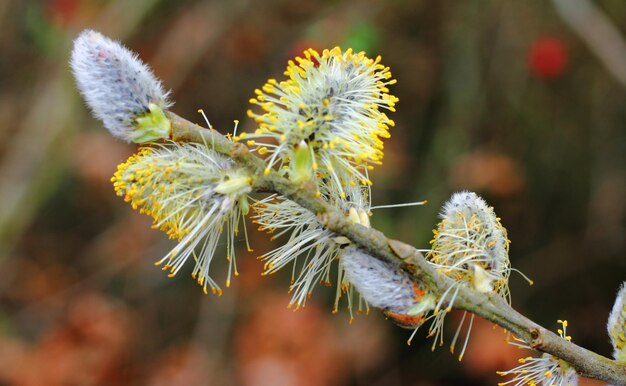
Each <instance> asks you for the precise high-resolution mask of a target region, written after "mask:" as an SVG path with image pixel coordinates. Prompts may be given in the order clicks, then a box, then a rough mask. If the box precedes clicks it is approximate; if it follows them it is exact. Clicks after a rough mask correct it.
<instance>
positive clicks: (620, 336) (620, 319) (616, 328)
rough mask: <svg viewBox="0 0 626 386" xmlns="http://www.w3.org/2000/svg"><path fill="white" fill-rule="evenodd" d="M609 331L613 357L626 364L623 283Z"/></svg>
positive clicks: (624, 291) (612, 312)
mask: <svg viewBox="0 0 626 386" xmlns="http://www.w3.org/2000/svg"><path fill="white" fill-rule="evenodd" d="M607 330H608V332H609V337H610V338H611V345H612V346H613V357H614V358H615V359H616V360H618V361H620V362H626V282H624V283H622V286H621V287H620V289H619V291H618V292H617V297H616V299H615V304H614V305H613V309H612V310H611V313H610V314H609V322H608V323H607Z"/></svg>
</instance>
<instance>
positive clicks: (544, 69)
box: [528, 37, 569, 79]
mask: <svg viewBox="0 0 626 386" xmlns="http://www.w3.org/2000/svg"><path fill="white" fill-rule="evenodd" d="M568 60H569V55H568V49H567V45H566V44H565V43H564V42H563V41H562V40H561V39H559V38H555V37H544V38H540V39H537V40H535V42H534V43H533V44H532V46H531V47H530V50H529V51H528V65H529V67H530V71H531V72H532V74H533V75H535V76H536V77H537V78H540V79H556V78H558V77H560V76H561V75H562V74H563V71H564V70H565V68H566V67H567V63H568Z"/></svg>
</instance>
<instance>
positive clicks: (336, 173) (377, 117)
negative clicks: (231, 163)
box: [248, 47, 398, 192]
mask: <svg viewBox="0 0 626 386" xmlns="http://www.w3.org/2000/svg"><path fill="white" fill-rule="evenodd" d="M379 61H380V59H379V58H376V59H370V58H368V57H366V56H365V53H363V52H356V53H355V52H353V51H352V50H351V49H348V50H345V51H342V50H341V49H340V48H339V47H335V48H333V49H330V50H328V49H327V50H324V51H322V53H321V54H320V53H318V52H316V51H315V50H311V49H309V50H306V51H304V53H303V55H302V57H297V58H295V59H294V60H290V61H289V62H288V64H287V68H286V70H285V72H284V74H285V77H286V79H284V80H282V81H277V80H275V79H269V80H268V81H267V82H266V83H265V84H264V85H263V86H262V87H261V88H260V89H256V90H255V96H254V97H253V98H251V99H250V103H251V104H253V105H256V106H257V107H256V108H257V109H258V110H257V111H249V112H248V116H249V117H251V118H253V119H254V120H255V121H256V122H257V123H258V125H259V129H258V130H256V131H255V132H254V133H253V134H250V135H249V136H248V137H249V138H250V139H254V140H255V142H254V144H252V145H249V146H250V147H254V146H259V145H260V146H265V147H266V148H267V153H269V154H271V156H270V157H269V158H268V163H269V166H270V168H271V167H273V166H274V165H278V167H279V168H282V167H283V166H285V165H288V167H289V160H293V159H294V158H295V157H294V152H295V151H296V145H297V144H299V143H301V142H303V141H304V142H306V143H307V144H308V145H309V148H310V152H311V156H312V159H313V160H314V162H313V163H312V165H315V166H318V167H317V168H314V172H315V173H314V174H315V176H316V177H317V181H322V180H324V181H327V183H328V184H330V185H331V186H333V190H334V191H336V192H340V191H341V186H340V185H341V184H342V183H349V181H351V180H354V181H359V180H361V179H366V178H367V173H368V171H369V170H370V169H371V168H372V167H373V166H375V165H379V164H380V160H381V159H382V156H383V152H382V140H383V139H385V138H389V131H388V128H389V127H392V126H393V125H394V123H393V121H392V120H391V119H389V117H388V116H387V115H386V114H385V113H384V111H385V110H387V111H393V110H394V109H395V108H394V105H395V103H396V102H397V100H398V98H396V97H395V96H393V95H391V94H389V92H390V91H389V87H388V86H390V85H392V84H394V83H396V82H395V80H394V79H391V74H390V72H389V69H388V68H387V67H385V66H382V65H380V63H379ZM263 100H266V101H268V102H267V103H262V101H263ZM276 143H278V144H279V145H278V146H276ZM333 165H342V167H341V168H339V167H333ZM309 167H310V166H309ZM312 174H313V173H312ZM291 175H296V173H291Z"/></svg>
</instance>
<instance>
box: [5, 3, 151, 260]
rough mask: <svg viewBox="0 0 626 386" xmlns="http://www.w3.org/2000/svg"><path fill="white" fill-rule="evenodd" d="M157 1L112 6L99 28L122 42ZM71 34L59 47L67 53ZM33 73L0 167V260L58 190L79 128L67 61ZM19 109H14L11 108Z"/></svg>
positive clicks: (112, 4)
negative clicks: (31, 87) (32, 86)
mask: <svg viewBox="0 0 626 386" xmlns="http://www.w3.org/2000/svg"><path fill="white" fill-rule="evenodd" d="M155 3H156V0H138V1H133V2H130V3H129V2H127V1H123V0H117V1H113V2H111V3H110V4H109V5H108V7H107V8H106V9H105V10H104V11H103V12H102V13H101V14H100V16H99V17H98V18H97V20H94V21H92V22H91V24H92V25H94V26H97V28H102V29H103V30H105V31H108V33H110V34H111V35H113V36H116V37H118V38H125V37H127V36H128V35H130V34H131V32H132V31H133V30H135V29H136V28H137V26H138V25H140V23H141V21H142V20H143V18H144V17H145V16H146V15H147V14H148V12H149V11H150V10H151V9H152V7H153V6H154V5H155ZM73 38H74V36H73V34H72V33H68V34H67V35H66V36H64V37H63V38H62V40H61V41H60V42H59V44H60V45H61V46H62V47H64V49H63V50H62V51H63V52H67V51H68V48H69V46H70V43H71V41H72V39H73ZM39 70H40V72H39V74H38V75H37V85H36V87H35V91H34V92H33V93H32V96H30V97H31V98H32V99H31V100H29V101H27V102H25V103H24V105H25V106H27V107H26V108H27V110H26V113H25V114H24V117H23V119H22V120H21V121H19V122H14V123H15V124H17V125H18V126H19V129H18V130H16V131H15V133H14V135H13V136H12V137H11V145H10V146H7V147H6V148H5V153H4V154H3V158H2V163H1V164H0V181H1V182H2V184H1V185H0V197H2V200H3V204H2V206H0V261H1V260H3V259H4V258H5V257H6V255H7V253H8V250H10V248H11V246H12V245H13V242H14V240H15V239H16V237H18V236H19V235H20V234H21V231H22V229H24V227H25V226H27V225H28V224H29V222H30V220H31V218H32V217H33V215H34V214H35V213H36V212H37V209H38V208H39V205H40V204H41V202H42V201H43V200H44V199H46V198H47V197H48V194H49V192H50V191H52V190H54V189H55V188H56V186H57V182H58V179H57V178H56V177H58V173H59V171H60V170H61V169H63V165H64V163H65V162H66V161H67V158H66V156H67V154H68V151H67V150H68V149H69V148H70V147H71V144H72V142H73V141H74V136H73V133H74V131H75V130H77V129H78V128H77V127H76V125H75V124H74V122H75V119H74V116H75V115H76V114H77V111H79V110H78V109H79V108H80V106H81V105H82V103H81V101H80V100H79V99H78V98H77V97H76V92H75V91H74V86H73V83H72V81H71V79H70V76H69V75H70V74H69V71H68V69H67V64H66V60H60V61H57V62H56V63H55V64H54V67H53V68H50V67H48V66H42V67H41V68H39ZM15 108H16V109H17V106H15Z"/></svg>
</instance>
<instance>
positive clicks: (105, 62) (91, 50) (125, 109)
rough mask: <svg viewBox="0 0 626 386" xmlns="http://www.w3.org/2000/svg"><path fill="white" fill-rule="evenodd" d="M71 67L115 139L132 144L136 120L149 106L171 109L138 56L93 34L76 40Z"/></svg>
mask: <svg viewBox="0 0 626 386" xmlns="http://www.w3.org/2000/svg"><path fill="white" fill-rule="evenodd" d="M70 66H71V68H72V72H73V73H74V77H75V79H76V83H77V85H78V89H79V90H80V93H81V94H82V95H83V97H84V98H85V100H86V101H87V104H88V105H89V107H90V108H91V110H92V111H93V114H94V115H95V116H96V118H98V119H100V120H101V121H102V122H103V123H104V126H105V127H106V128H107V129H108V130H109V131H110V132H111V134H113V135H114V136H115V137H117V138H120V139H123V140H125V141H130V140H131V134H132V131H133V128H134V126H135V124H136V122H135V119H136V118H137V117H138V116H140V115H141V114H144V113H147V112H148V111H149V110H148V105H149V104H150V103H154V104H155V105H157V106H159V107H160V108H166V107H169V106H170V105H171V103H170V102H169V101H168V98H167V94H168V93H167V92H165V91H164V89H163V86H162V85H161V82H160V81H159V80H158V79H157V78H156V76H155V75H154V74H153V73H152V70H151V69H150V68H149V67H148V66H147V65H145V64H144V63H143V62H142V61H141V60H140V59H139V58H138V57H137V55H136V54H135V53H133V52H132V51H130V50H128V49H127V48H126V47H124V46H123V45H122V44H120V43H119V42H116V41H114V40H111V39H109V38H107V37H106V36H103V35H102V34H100V33H99V32H96V31H93V30H84V31H83V32H81V33H80V35H78V37H77V38H76V40H74V48H73V49H72V54H71V58H70Z"/></svg>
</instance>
